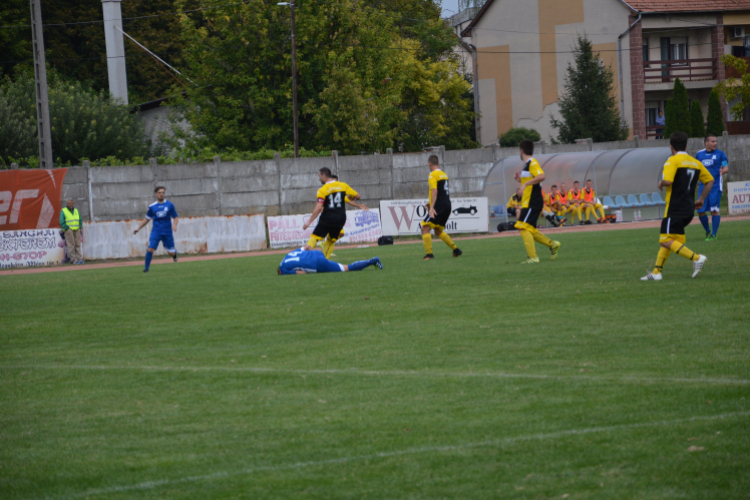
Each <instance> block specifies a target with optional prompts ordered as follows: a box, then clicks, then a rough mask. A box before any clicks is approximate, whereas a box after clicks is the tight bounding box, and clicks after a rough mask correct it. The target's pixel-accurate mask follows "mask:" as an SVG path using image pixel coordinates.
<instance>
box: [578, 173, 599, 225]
mask: <svg viewBox="0 0 750 500" xmlns="http://www.w3.org/2000/svg"><path fill="white" fill-rule="evenodd" d="M583 209H584V210H585V211H586V218H585V219H584V220H585V221H586V223H587V224H591V221H590V220H589V217H591V214H594V218H595V219H596V221H597V222H599V223H601V222H604V206H603V205H602V204H601V203H599V200H598V199H597V197H596V192H595V191H594V188H593V186H592V184H591V179H586V187H585V188H584V189H583ZM597 211H598V212H599V217H597V216H596V215H597V214H596V213H597Z"/></svg>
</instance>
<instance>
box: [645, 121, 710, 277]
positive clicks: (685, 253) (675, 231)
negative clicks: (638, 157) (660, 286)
mask: <svg viewBox="0 0 750 500" xmlns="http://www.w3.org/2000/svg"><path fill="white" fill-rule="evenodd" d="M687 142H688V136H687V134H686V133H684V132H675V133H674V134H672V136H671V137H670V138H669V146H670V147H671V148H672V156H670V157H669V159H668V160H667V163H665V164H664V171H663V174H662V179H661V180H660V181H659V186H658V187H659V191H661V190H662V189H664V188H666V190H667V194H666V202H667V206H666V208H665V209H664V219H663V220H662V221H661V235H660V236H659V244H660V245H661V248H660V249H659V254H658V255H657V257H656V266H655V267H654V270H653V271H652V272H650V273H648V274H646V276H644V277H643V278H641V280H643V281H661V279H662V276H661V272H662V269H663V268H664V264H666V262H667V259H668V258H669V256H670V255H671V252H674V253H676V254H677V255H679V256H681V257H685V258H686V259H690V260H692V261H693V278H695V277H696V276H698V274H699V273H700V272H701V269H703V266H704V264H705V263H706V256H705V255H700V254H697V253H695V252H693V251H692V250H690V249H689V248H688V247H686V246H685V227H687V226H688V224H690V222H691V221H692V220H693V215H694V212H695V209H697V208H701V207H702V206H703V203H704V202H705V201H706V197H707V196H708V193H710V192H711V188H712V187H713V185H714V178H713V176H712V175H711V174H710V173H709V172H708V170H706V167H704V166H703V163H701V162H699V161H698V160H696V159H695V158H693V157H692V156H690V155H689V154H687V153H686V152H685V150H686V149H687ZM698 181H700V182H702V183H703V186H704V187H703V192H701V195H700V196H699V197H698V199H697V200H696V199H695V189H696V187H697V186H698Z"/></svg>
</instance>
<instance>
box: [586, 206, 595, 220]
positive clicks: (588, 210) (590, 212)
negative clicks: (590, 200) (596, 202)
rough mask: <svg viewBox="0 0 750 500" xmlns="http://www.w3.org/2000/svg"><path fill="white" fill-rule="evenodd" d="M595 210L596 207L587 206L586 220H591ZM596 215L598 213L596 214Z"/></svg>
mask: <svg viewBox="0 0 750 500" xmlns="http://www.w3.org/2000/svg"><path fill="white" fill-rule="evenodd" d="M593 212H594V207H586V220H589V217H591V214H592V213H593ZM594 217H596V215H595V216H594Z"/></svg>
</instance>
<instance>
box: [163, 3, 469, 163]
mask: <svg viewBox="0 0 750 500" xmlns="http://www.w3.org/2000/svg"><path fill="white" fill-rule="evenodd" d="M176 5H177V6H178V8H179V7H181V5H182V4H180V3H179V2H178V3H177V4H176ZM410 6H411V7H410ZM409 8H415V9H417V11H416V12H415V14H414V15H418V16H420V17H419V19H426V21H427V22H413V21H403V20H401V19H399V18H398V17H397V16H394V15H393V14H392V12H393V11H395V12H399V14H403V12H404V10H403V9H407V11H408V9H409ZM295 12H296V21H297V22H296V40H297V68H298V101H299V110H300V113H299V132H300V145H301V146H303V147H304V148H306V149H308V150H314V151H329V150H331V149H336V150H338V151H340V152H341V153H342V154H359V153H360V152H362V151H366V152H373V151H384V150H385V148H388V147H393V148H394V150H396V151H414V150H421V149H422V148H424V147H425V146H427V145H440V144H443V145H446V147H452V148H455V147H471V146H474V145H475V143H474V142H472V141H471V138H470V137H471V128H472V124H473V110H472V108H473V104H472V102H473V99H472V96H471V95H470V92H471V85H470V84H469V83H468V82H467V81H466V79H465V78H464V77H463V76H462V75H461V74H460V73H459V72H458V71H457V70H458V66H457V63H456V61H455V60H454V59H453V58H452V56H451V49H452V48H453V47H454V46H455V44H456V43H457V42H456V38H455V35H454V34H453V33H452V31H451V30H450V28H449V27H447V26H446V25H445V24H444V23H442V21H441V20H440V18H439V9H437V8H434V4H433V3H432V2H414V3H412V2H406V1H400V0H393V1H391V2H373V3H372V5H371V6H370V7H363V6H362V4H361V3H356V2H354V0H345V1H344V2H337V3H328V2H304V3H299V4H298V5H297V7H296V9H295ZM201 15H202V16H203V18H202V19H201V20H200V21H196V20H193V19H190V18H187V17H183V18H182V40H183V43H184V44H185V46H186V48H187V49H188V50H189V51H188V52H186V53H185V56H184V57H185V64H186V67H187V70H186V74H188V75H189V76H190V78H191V79H192V80H194V81H195V82H196V83H197V86H196V87H190V88H188V89H187V95H186V96H185V97H184V98H178V99H176V100H175V103H176V106H177V109H178V111H179V113H180V117H184V118H185V119H186V120H187V121H188V122H189V123H190V124H191V126H192V133H186V132H185V131H184V130H178V129H177V128H175V137H174V139H173V141H172V144H173V145H175V144H178V143H180V142H184V143H186V144H187V145H188V147H190V148H192V149H203V148H205V147H211V148H213V149H215V150H217V151H223V150H226V149H228V148H236V149H238V150H245V151H258V150H264V149H268V150H279V149H289V148H290V147H291V146H292V143H293V128H292V89H291V53H290V36H289V34H290V26H289V9H288V8H282V7H279V6H277V5H276V2H270V1H265V2H261V1H259V2H250V3H246V4H242V5H235V6H232V7H227V8H225V9H222V10H206V11H203V12H202V13H201ZM398 22H402V23H403V24H397V23H398ZM174 90H175V91H177V90H180V91H181V90H182V88H177V87H175V89H174ZM467 93H468V94H469V98H467Z"/></svg>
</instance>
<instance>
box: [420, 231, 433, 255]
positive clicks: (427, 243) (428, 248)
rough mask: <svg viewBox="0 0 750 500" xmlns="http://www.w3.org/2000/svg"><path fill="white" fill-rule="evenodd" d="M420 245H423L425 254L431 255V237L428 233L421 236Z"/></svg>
mask: <svg viewBox="0 0 750 500" xmlns="http://www.w3.org/2000/svg"><path fill="white" fill-rule="evenodd" d="M422 243H423V244H424V252H425V253H426V254H428V255H429V254H431V253H432V235H431V234H430V233H427V234H423V235H422Z"/></svg>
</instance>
